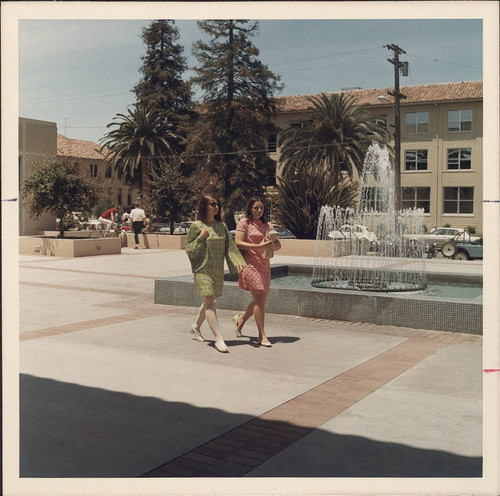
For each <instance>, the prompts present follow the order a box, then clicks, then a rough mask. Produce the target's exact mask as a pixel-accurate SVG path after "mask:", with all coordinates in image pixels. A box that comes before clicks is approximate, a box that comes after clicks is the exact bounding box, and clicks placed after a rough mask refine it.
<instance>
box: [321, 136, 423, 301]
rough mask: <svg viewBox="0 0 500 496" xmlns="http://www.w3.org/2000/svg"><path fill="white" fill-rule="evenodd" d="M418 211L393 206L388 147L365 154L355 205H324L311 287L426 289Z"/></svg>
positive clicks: (373, 148) (375, 147)
mask: <svg viewBox="0 0 500 496" xmlns="http://www.w3.org/2000/svg"><path fill="white" fill-rule="evenodd" d="M423 214H424V212H423V210H422V209H404V210H398V211H397V210H396V209H395V207H394V172H393V169H392V167H391V164H390V159H389V153H388V150H387V147H385V146H383V147H381V146H380V145H379V144H378V143H376V142H373V143H372V144H371V145H370V147H369V149H368V152H367V154H366V157H365V160H364V164H363V173H362V175H361V179H360V194H359V198H358V206H357V208H355V209H354V208H338V207H329V206H324V207H322V209H321V213H320V218H319V222H318V232H317V237H316V249H315V259H314V268H313V280H312V283H311V284H312V285H313V286H315V287H321V288H329V289H351V290H358V291H383V292H385V291H416V290H423V289H425V287H426V280H425V270H424V269H425V262H424V260H425V244H424V242H423V240H422V239H421V238H418V237H417V238H413V237H412V236H413V235H416V234H422V233H423V229H424V223H423Z"/></svg>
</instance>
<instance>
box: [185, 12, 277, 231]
mask: <svg viewBox="0 0 500 496" xmlns="http://www.w3.org/2000/svg"><path fill="white" fill-rule="evenodd" d="M198 26H199V27H200V29H201V30H202V31H203V32H204V33H206V34H207V35H208V36H209V40H208V41H206V42H205V41H197V42H196V43H195V45H194V48H193V53H194V55H195V56H196V58H197V59H198V62H199V65H198V66H197V67H195V68H194V70H195V72H196V76H195V77H194V78H193V79H192V82H193V83H195V84H197V85H199V86H200V88H201V89H202V91H203V103H202V105H201V108H200V115H199V119H198V122H197V123H196V126H195V127H194V129H193V131H192V133H191V135H190V136H189V138H188V147H187V154H186V157H189V156H191V157H194V158H195V160H196V161H197V162H198V165H199V166H201V167H202V168H203V169H205V170H207V171H209V172H210V173H211V174H212V175H213V176H214V178H215V180H216V182H218V185H219V188H218V193H219V195H220V196H221V199H222V200H223V201H224V204H225V205H224V206H225V211H226V218H225V220H226V222H227V224H228V226H229V227H230V228H232V227H234V224H235V223H234V211H236V210H239V209H242V208H243V206H244V203H245V200H246V199H247V197H248V196H250V195H254V194H259V195H261V194H262V193H263V191H264V189H265V186H266V185H267V181H268V177H269V176H271V175H273V174H274V169H275V163H274V161H272V160H271V159H270V158H269V157H268V155H267V153H266V145H267V136H268V134H269V133H271V132H273V131H274V125H273V124H272V121H271V117H272V115H273V113H274V110H275V109H274V103H273V96H274V93H275V92H276V91H278V90H280V89H281V85H280V84H279V77H277V76H276V75H274V74H273V73H272V72H271V71H270V70H269V69H268V68H267V66H265V65H264V64H263V63H262V62H261V61H260V60H259V59H258V55H259V50H258V49H257V48H256V47H255V46H254V45H253V44H252V41H251V37H253V36H254V35H255V34H256V33H257V32H258V23H257V22H250V21H246V20H222V21H200V22H198Z"/></svg>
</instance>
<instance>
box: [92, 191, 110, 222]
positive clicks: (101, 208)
mask: <svg viewBox="0 0 500 496" xmlns="http://www.w3.org/2000/svg"><path fill="white" fill-rule="evenodd" d="M115 203H116V202H115V201H114V200H113V197H112V196H111V195H110V194H109V193H105V194H102V195H101V196H100V197H99V200H98V201H97V203H96V204H95V205H94V206H93V208H92V216H93V217H95V218H98V217H99V216H100V215H101V214H102V213H104V212H106V210H108V209H109V208H112V207H113V206H114V205H115Z"/></svg>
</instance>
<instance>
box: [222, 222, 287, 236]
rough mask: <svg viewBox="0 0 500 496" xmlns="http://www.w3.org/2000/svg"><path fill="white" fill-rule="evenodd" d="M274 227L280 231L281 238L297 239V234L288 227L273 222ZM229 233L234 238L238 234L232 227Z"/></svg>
mask: <svg viewBox="0 0 500 496" xmlns="http://www.w3.org/2000/svg"><path fill="white" fill-rule="evenodd" d="M273 229H274V230H275V231H276V232H277V233H278V238H279V239H295V236H294V235H293V234H292V233H291V232H290V231H289V230H288V229H285V228H284V227H281V226H277V225H276V224H273ZM229 234H230V235H231V237H232V238H233V239H234V237H235V236H236V230H235V229H232V230H231V231H229Z"/></svg>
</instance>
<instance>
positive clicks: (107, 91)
mask: <svg viewBox="0 0 500 496" xmlns="http://www.w3.org/2000/svg"><path fill="white" fill-rule="evenodd" d="M151 22H152V20H151V19H145V20H137V19H133V20H99V19H97V20H96V19H93V20H90V19H89V20H83V19H82V20H79V19H76V20H68V19H61V20H55V19H36V20H35V19H20V20H19V116H20V117H25V118H30V119H40V120H46V121H50V122H56V123H57V128H58V132H59V133H61V134H63V135H65V136H67V137H69V138H74V139H81V140H89V141H93V142H95V143H99V140H100V139H101V138H102V137H103V136H104V134H105V133H106V132H107V131H109V130H110V129H106V126H107V125H108V124H110V123H111V122H112V121H113V118H114V117H115V116H116V115H117V114H119V113H126V112H127V108H130V107H131V106H132V105H133V103H134V101H135V96H134V94H133V93H132V92H131V90H132V89H133V87H134V86H135V85H136V84H137V83H138V82H139V80H140V78H141V73H140V71H139V69H140V66H141V64H142V60H141V56H143V55H144V54H145V48H146V47H145V45H144V43H143V41H142V39H141V31H142V29H143V28H145V27H147V26H148V25H149V24H150V23H151ZM259 24H260V29H259V32H258V34H257V35H256V36H255V37H254V38H253V43H254V45H255V46H256V47H257V48H258V49H259V50H260V55H259V58H260V60H261V61H262V62H263V63H264V64H266V65H267V66H268V67H269V69H271V70H272V71H273V72H274V73H275V74H277V75H279V76H280V77H281V82H282V83H284V89H283V90H282V91H281V93H279V94H278V96H279V95H297V94H311V93H321V92H328V91H338V90H341V89H344V88H352V87H361V88H388V87H392V86H393V84H394V67H393V65H392V64H391V63H389V62H388V60H387V59H388V58H392V57H393V52H392V51H390V50H388V49H387V48H384V45H387V44H396V45H399V46H400V47H401V48H402V49H403V50H405V51H406V54H403V55H401V57H400V60H401V61H408V62H409V75H408V76H407V77H401V79H400V85H401V87H405V86H413V85H419V84H428V83H442V82H454V81H477V80H481V79H482V78H483V67H482V65H483V64H482V60H483V58H482V53H483V52H482V50H483V46H482V43H483V41H482V36H483V22H482V19H392V20H389V19H369V20H362V19H342V20H336V19H294V20H286V19H282V20H272V19H271V20H269V19H265V20H260V21H259ZM176 25H177V27H178V28H179V30H180V40H179V43H180V44H181V45H182V46H183V47H184V56H185V57H186V58H187V62H188V66H189V67H193V66H195V65H196V59H195V58H194V56H193V55H192V53H191V48H192V44H193V43H194V42H195V41H196V40H198V39H200V38H201V37H202V33H201V31H200V30H199V28H198V27H197V24H196V20H182V19H178V20H176ZM191 74H192V72H189V71H188V72H187V73H186V78H189V76H190V75H191ZM196 95H197V97H198V98H199V97H201V94H200V93H199V91H198V92H197V94H196Z"/></svg>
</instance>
